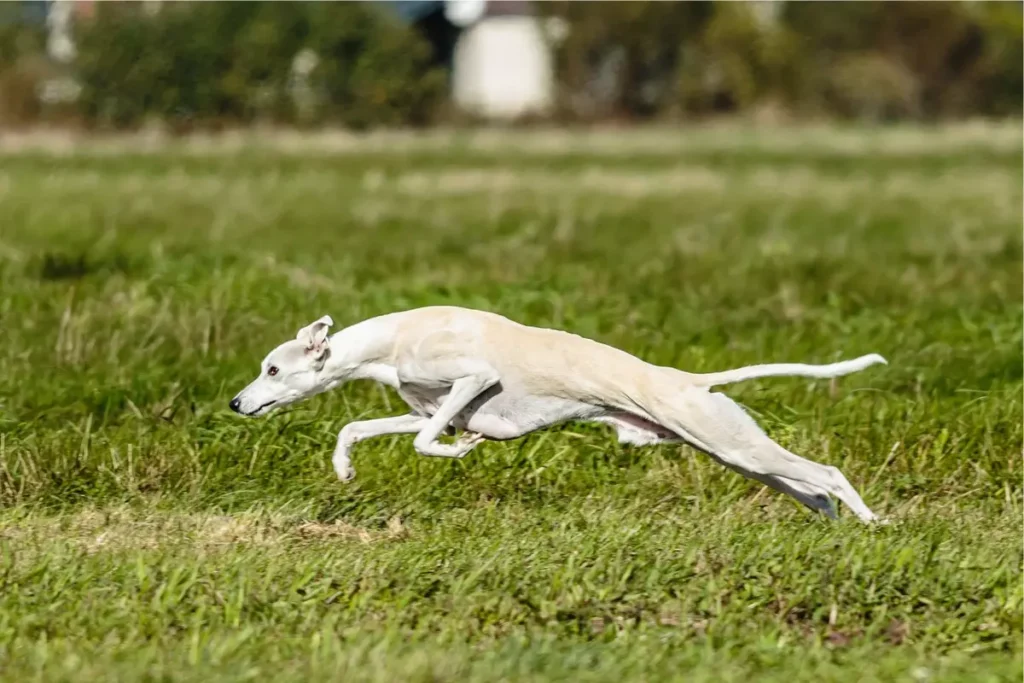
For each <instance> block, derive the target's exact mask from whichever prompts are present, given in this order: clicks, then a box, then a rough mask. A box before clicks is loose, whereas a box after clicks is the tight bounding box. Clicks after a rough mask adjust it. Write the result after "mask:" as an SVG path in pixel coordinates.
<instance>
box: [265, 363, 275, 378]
mask: <svg viewBox="0 0 1024 683" xmlns="http://www.w3.org/2000/svg"><path fill="white" fill-rule="evenodd" d="M267 374H268V375H270V376H271V377H273V376H274V375H276V374H277V367H276V366H274V365H271V366H270V367H269V368H267Z"/></svg>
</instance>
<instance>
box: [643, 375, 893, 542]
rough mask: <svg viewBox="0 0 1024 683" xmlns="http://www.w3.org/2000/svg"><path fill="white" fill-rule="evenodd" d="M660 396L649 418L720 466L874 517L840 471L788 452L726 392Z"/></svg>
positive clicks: (863, 516)
mask: <svg viewBox="0 0 1024 683" xmlns="http://www.w3.org/2000/svg"><path fill="white" fill-rule="evenodd" d="M663 396H664V397H665V398H668V399H669V400H661V401H658V402H657V405H654V406H651V408H652V409H653V410H649V411H648V412H650V413H651V415H652V417H655V418H656V419H657V420H658V421H659V422H660V423H661V424H663V425H665V426H666V427H670V428H671V429H672V431H673V432H675V433H676V434H678V435H679V436H681V437H682V438H683V439H684V440H685V441H687V442H688V443H691V444H693V445H694V446H696V447H697V448H699V449H700V450H702V451H704V452H706V453H708V454H709V455H710V456H712V457H713V458H715V459H716V460H718V461H719V462H721V463H722V464H724V465H726V466H728V467H730V468H732V469H734V470H736V471H738V472H740V473H742V474H745V475H746V476H749V477H751V478H753V479H757V480H758V481H762V482H764V483H766V484H768V485H769V486H772V487H773V488H777V489H779V490H784V488H783V486H784V487H785V488H789V489H791V490H789V491H785V492H786V493H789V494H790V495H794V491H795V492H796V493H801V494H803V496H796V497H797V499H798V500H801V502H803V503H804V504H808V503H809V502H810V501H809V500H808V496H812V495H815V493H816V492H819V493H818V494H817V495H816V496H815V497H816V498H819V502H818V504H817V505H811V507H815V508H817V509H821V501H820V493H821V492H823V493H827V494H829V495H833V496H835V497H836V498H838V499H839V500H840V501H841V502H842V503H843V504H844V505H846V506H847V507H849V508H850V510H851V511H852V512H853V513H854V514H855V515H857V517H858V518H859V519H860V520H861V521H864V522H871V521H875V520H877V519H878V518H877V516H876V515H875V514H874V513H873V512H872V511H871V510H870V509H869V508H868V506H867V505H865V504H864V501H863V500H862V499H861V497H860V495H859V494H858V493H857V491H856V490H855V489H854V488H853V486H851V485H850V482H849V481H847V480H846V477H844V476H843V474H842V472H840V471H839V470H838V469H837V468H835V467H832V466H829V465H821V464H818V463H816V462H812V461H810V460H806V459H804V458H801V457H800V456H798V455H796V454H794V453H790V452H789V451H787V450H786V449H785V448H783V447H782V446H780V445H779V444H777V443H775V442H774V441H772V440H771V439H770V438H769V437H768V435H767V434H765V433H764V431H762V430H761V428H760V427H759V426H758V425H757V423H756V422H754V420H753V418H751V417H750V416H749V415H747V413H746V412H745V411H744V410H743V409H742V408H740V407H739V405H737V404H736V403H735V402H734V401H733V400H732V399H730V398H729V397H728V396H725V395H724V394H717V393H711V392H708V391H706V390H704V389H698V388H689V389H685V390H683V391H681V392H673V393H672V394H668V392H666V394H664V395H663Z"/></svg>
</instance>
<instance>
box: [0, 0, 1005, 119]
mask: <svg viewBox="0 0 1024 683" xmlns="http://www.w3.org/2000/svg"><path fill="white" fill-rule="evenodd" d="M1021 35H1022V4H1021V3H1020V2H958V3H952V2H835V3H833V2H785V1H782V0H772V1H767V2H757V3H735V2H701V3H681V2H678V3H677V2H601V3H587V2H539V3H532V2H526V1H524V0H491V1H489V2H488V1H486V0H460V1H457V2H452V1H448V2H445V1H443V0H406V1H399V2H385V1H380V2H360V3H355V2H352V3H304V2H287V3H283V2H282V3H256V2H231V3H206V2H203V3H192V2H161V1H158V0H150V1H147V2H141V3H139V2H95V1H93V0H79V1H77V2H69V1H67V0H30V1H29V0H21V1H17V2H5V3H2V4H0V125H2V126H3V127H4V128H7V129H10V128H12V127H15V126H25V125H32V124H39V123H47V124H61V125H81V126H88V127H98V128H107V129H110V128H131V127H138V126H142V125H154V124H159V125H164V126H167V127H169V128H171V129H191V128H195V127H202V128H207V127H222V126H229V127H230V126H238V125H243V124H251V123H272V124H285V125H290V126H296V125H298V126H317V125H327V124H330V125H342V126H346V127H351V128H365V127H370V126H422V125H429V124H435V123H449V124H452V123H456V124H457V123H460V122H473V121H480V120H502V121H536V120H553V121H558V122H572V121H584V122H595V121H605V122H607V121H615V122H635V121H644V120H659V121H673V120H679V121H684V120H694V119H701V118H706V117H712V116H723V115H743V116H749V117H754V118H755V119H756V120H758V121H778V120H783V121H785V120H793V119H798V120H803V119H808V118H818V119H820V118H825V117H827V118H842V119H853V120H858V121H871V122H878V121H892V120H924V121H933V120H937V119H950V118H964V117H979V116H983V117H1002V116H1008V115H1019V114H1020V111H1021V97H1022V89H1021V83H1022V63H1024V55H1022V48H1021V45H1022V38H1021Z"/></svg>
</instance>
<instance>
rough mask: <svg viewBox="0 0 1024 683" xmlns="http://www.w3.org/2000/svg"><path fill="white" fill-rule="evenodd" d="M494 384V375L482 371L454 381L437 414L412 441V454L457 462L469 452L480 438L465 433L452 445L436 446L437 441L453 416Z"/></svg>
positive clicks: (496, 378) (495, 382) (495, 374)
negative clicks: (413, 450)
mask: <svg viewBox="0 0 1024 683" xmlns="http://www.w3.org/2000/svg"><path fill="white" fill-rule="evenodd" d="M497 383H498V376H497V373H495V372H494V371H482V372H479V373H478V374H474V375H470V376H468V377H462V378H460V379H457V380H455V382H454V383H453V384H452V388H451V391H450V392H449V393H448V398H446V399H445V401H444V403H442V404H441V405H440V407H438V409H437V412H435V413H434V415H433V416H432V417H431V418H430V419H429V420H428V421H427V423H426V424H425V425H424V427H423V429H422V431H420V432H419V433H418V434H417V435H416V438H415V439H414V440H413V442H412V445H413V448H415V449H416V452H417V453H419V454H420V455H431V456H435V457H441V458H461V457H462V456H464V455H465V454H466V453H468V452H469V451H471V450H472V449H473V447H475V446H476V445H477V444H478V443H479V442H480V441H481V440H482V439H483V437H482V436H481V435H479V434H475V433H467V434H465V435H464V436H463V438H461V439H459V440H458V441H457V442H456V443H453V444H444V443H440V442H439V441H438V440H437V438H438V437H439V436H441V434H442V433H443V432H444V430H445V429H446V428H447V427H448V425H449V424H450V423H451V421H452V420H453V419H454V418H455V416H456V415H458V414H459V413H461V412H462V411H463V410H464V409H465V407H466V406H467V405H469V402H470V401H472V400H473V399H474V398H476V397H477V396H478V395H479V394H480V393H481V392H482V391H484V390H486V389H488V388H489V387H492V386H494V385H495V384H497Z"/></svg>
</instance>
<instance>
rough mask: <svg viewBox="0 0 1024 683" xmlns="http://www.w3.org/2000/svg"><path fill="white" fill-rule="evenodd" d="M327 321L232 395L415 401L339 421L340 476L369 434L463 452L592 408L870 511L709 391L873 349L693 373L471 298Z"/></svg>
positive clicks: (275, 404)
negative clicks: (367, 382) (349, 392)
mask: <svg viewBox="0 0 1024 683" xmlns="http://www.w3.org/2000/svg"><path fill="white" fill-rule="evenodd" d="M333 324H334V322H333V321H332V320H331V318H330V316H324V317H323V318H320V319H319V320H317V321H316V322H314V323H312V324H310V325H308V326H306V327H304V328H302V329H301V330H299V332H298V334H297V335H296V338H295V339H294V340H291V341H287V342H285V343H284V344H281V345H280V346H278V347H277V348H276V349H274V350H273V351H271V352H270V354H269V355H268V356H267V357H266V358H265V359H264V360H263V364H262V367H261V371H260V374H259V376H258V377H257V378H256V379H255V380H254V381H253V382H252V383H251V384H249V386H247V387H245V388H244V389H243V390H242V391H240V392H239V393H238V395H237V396H235V397H234V398H233V399H232V400H231V402H230V404H229V405H230V408H231V409H232V410H233V411H235V412H236V413H239V414H241V415H246V416H250V417H257V416H262V415H266V414H267V413H269V412H271V411H273V410H275V409H277V408H280V407H282V406H286V405H289V404H292V403H295V402H296V401H300V400H303V399H306V398H309V397H310V396H314V395H316V394H319V393H322V392H325V391H329V390H331V389H334V388H335V387H338V386H341V385H342V384H344V383H345V382H348V381H350V380H354V379H372V380H376V381H377V382H380V383H381V384H385V385H387V386H389V387H392V388H394V389H395V390H397V391H398V394H399V395H400V396H401V397H402V399H403V400H404V401H405V402H406V403H408V404H409V407H410V408H411V412H410V413H409V414H407V415H402V416H398V417H385V418H380V419H376V420H365V421H360V422H352V423H350V424H347V425H345V427H344V428H343V429H342V430H341V432H340V433H339V434H338V444H337V446H336V447H335V449H334V456H333V458H332V463H333V465H334V471H335V472H336V473H337V475H338V478H339V479H341V480H342V481H349V480H351V479H352V478H353V477H354V476H355V471H354V470H353V468H352V461H351V451H352V447H353V446H354V445H355V444H356V443H358V442H360V441H363V440H365V439H369V438H372V437H375V436H381V435H384V434H415V435H416V437H415V438H414V439H413V442H412V444H413V448H415V449H416V451H417V452H418V453H420V454H421V455H428V456H437V457H443V458H461V457H463V456H464V455H466V453H468V452H469V451H471V450H472V449H473V448H474V447H475V446H476V445H477V444H478V443H480V442H481V441H484V440H495V441H503V440H507V439H515V438H518V437H521V436H523V435H525V434H529V433H530V432H533V431H536V430H538V429H543V428H545V427H549V426H551V425H555V424H558V423H562V422H567V421H573V420H575V421H589V422H602V423H606V424H610V425H612V426H614V427H615V429H616V431H617V433H618V438H619V441H620V442H622V443H625V444H636V445H647V444H658V443H685V444H688V445H690V446H692V447H694V448H696V449H698V450H700V451H702V452H704V453H706V454H708V455H709V456H711V457H712V458H713V459H714V460H716V461H717V462H719V463H721V464H723V465H725V466H727V467H729V468H731V469H733V470H735V471H737V472H739V473H740V474H742V475H744V476H746V477H750V478H752V479H755V480H757V481H760V482H762V483H764V484H766V485H768V486H770V487H772V488H774V489H776V490H778V491H781V492H783V493H786V494H788V495H791V496H793V497H794V498H796V499H797V500H798V501H800V502H801V503H803V504H804V505H806V506H807V507H809V508H811V509H812V510H818V511H820V512H822V513H824V514H826V515H827V516H829V517H831V518H833V519H834V518H836V516H837V515H836V510H835V507H834V505H833V501H832V498H831V497H832V496H835V497H836V498H838V499H839V500H840V501H841V502H842V503H843V504H844V505H846V506H847V507H849V508H850V510H851V511H852V512H853V513H854V514H855V515H856V516H857V517H858V518H859V519H860V520H861V521H863V522H874V521H878V517H877V516H876V515H875V514H874V513H873V512H872V511H871V510H870V509H868V507H867V505H865V504H864V501H863V500H861V497H860V495H858V493H857V491H856V490H855V489H854V488H853V487H852V486H851V485H850V482H848V481H847V480H846V477H844V476H843V474H842V473H841V472H840V471H839V470H838V469H837V468H835V467H832V466H829V465H821V464H818V463H816V462H812V461H810V460H806V459H804V458H801V457H800V456H797V455H795V454H793V453H791V452H789V451H788V450H786V449H785V448H783V447H782V446H780V445H779V444H777V443H775V442H774V441H772V440H771V439H770V438H769V437H768V435H767V434H765V433H764V431H762V430H761V429H760V427H759V426H758V425H757V423H756V422H754V420H753V419H752V418H751V417H750V416H749V415H747V413H746V412H745V411H744V410H743V409H742V408H740V406H739V405H738V404H736V403H735V402H734V401H732V400H731V399H730V398H728V397H727V396H725V395H724V394H721V393H714V392H712V391H711V388H712V387H716V386H719V385H722V384H729V383H732V382H741V381H743V380H749V379H754V378H758V377H778V376H787V375H788V376H799V377H816V378H830V377H840V376H842V375H847V374H850V373H853V372H857V371H860V370H863V369H865V368H867V367H869V366H871V365H874V364H876V363H883V364H884V363H885V362H886V361H885V359H884V358H882V357H881V356H880V355H878V354H870V355H866V356H861V357H860V358H856V359H853V360H847V361H843V362H839V363H832V364H829V365H804V364H800V363H778V364H768V365H751V366H748V367H743V368H738V369H736V370H726V371H724V372H712V373H706V374H693V373H689V372H684V371H682V370H677V369H675V368H670V367H664V366H656V365H652V364H650V363H647V362H645V361H643V360H640V359H639V358H637V357H635V356H633V355H630V354H629V353H626V352H625V351H621V350H619V349H616V348H613V347H611V346H607V345H605V344H601V343H599V342H596V341H593V340H591V339H587V338H585V337H580V336H578V335H575V334H570V333H568V332H562V331H559V330H552V329H546V328H539V327H529V326H527V325H522V324H519V323H516V322H514V321H512V320H509V319H508V318H505V317H503V316H500V315H496V314H494V313H488V312H484V311H476V310H471V309H466V308H458V307H449V306H431V307H426V308H418V309H413V310H409V311H401V312H397V313H389V314H386V315H382V316H378V317H375V318H370V319H369V320H365V321H363V322H360V323H357V324H355V325H352V326H350V327H347V328H345V329H343V330H341V331H340V332H337V333H336V334H334V335H333V336H328V329H329V328H330V327H331V326H332V325H333ZM456 430H462V431H463V433H462V434H461V436H459V437H458V438H457V439H456V440H454V442H452V443H445V442H442V441H440V440H439V438H440V437H441V436H442V435H451V434H454V433H455V431H456Z"/></svg>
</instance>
